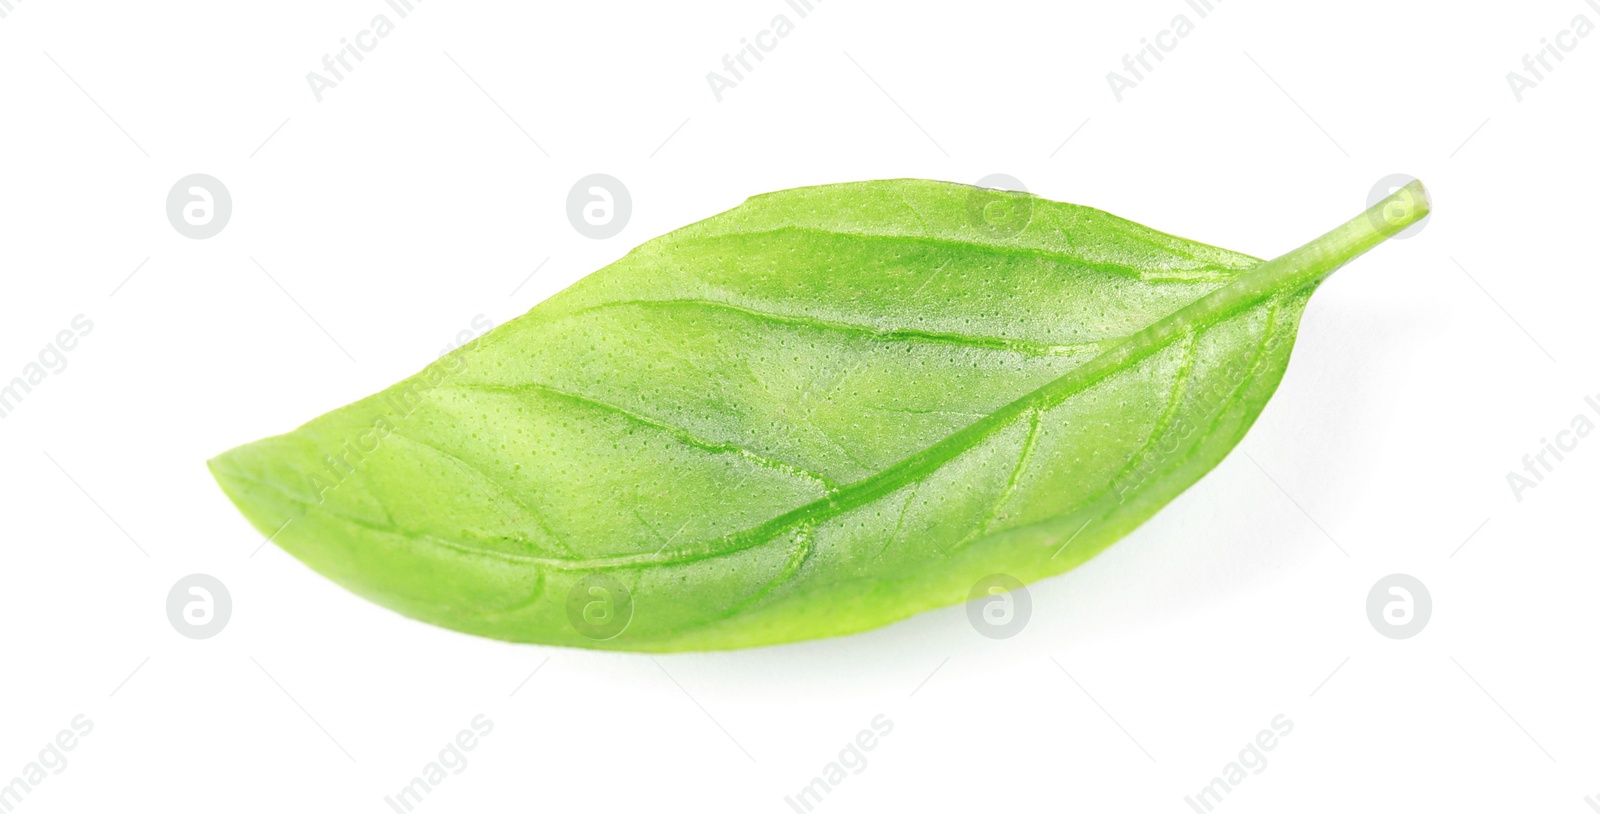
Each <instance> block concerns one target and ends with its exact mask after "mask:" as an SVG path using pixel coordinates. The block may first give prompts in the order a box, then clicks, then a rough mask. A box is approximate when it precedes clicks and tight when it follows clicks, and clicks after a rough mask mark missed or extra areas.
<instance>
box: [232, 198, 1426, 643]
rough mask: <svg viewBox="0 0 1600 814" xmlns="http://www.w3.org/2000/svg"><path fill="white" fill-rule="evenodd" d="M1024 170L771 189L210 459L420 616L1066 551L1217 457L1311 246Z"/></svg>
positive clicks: (902, 605)
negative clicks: (1208, 233)
mask: <svg viewBox="0 0 1600 814" xmlns="http://www.w3.org/2000/svg"><path fill="white" fill-rule="evenodd" d="M1427 212H1428V203H1427V199H1426V195H1425V193H1424V192H1423V191H1422V188H1421V186H1420V185H1417V184H1413V185H1412V186H1409V187H1407V188H1405V189H1402V190H1401V191H1399V192H1397V193H1396V194H1395V195H1394V196H1392V197H1391V198H1389V199H1388V200H1385V201H1384V202H1382V203H1380V204H1379V205H1378V206H1377V207H1375V208H1374V209H1373V210H1372V211H1370V212H1369V213H1367V214H1365V215H1363V216H1360V217H1357V218H1356V219H1354V220H1352V221H1350V222H1349V223H1348V224H1346V225H1344V226H1342V227H1340V228H1339V229H1336V230H1334V231H1333V232H1330V233H1328V234H1327V235H1325V236H1324V237H1322V238H1319V239H1318V240H1316V241H1313V242H1312V243H1310V244H1308V245H1306V246H1305V247H1303V248H1300V249H1298V250H1295V251H1293V252H1290V253H1289V254H1287V255H1285V256H1283V257H1281V258H1279V259H1277V260H1273V261H1271V262H1267V263H1261V262H1259V261H1257V260H1255V259H1252V258H1250V257H1247V256H1245V255H1241V254H1236V253H1234V252H1230V251H1225V250H1222V249H1217V248H1213V247H1210V246H1205V245H1201V244H1198V243H1194V242H1191V241H1188V240H1183V239H1181V238H1176V237H1173V236H1171V235H1167V234H1163V233H1160V232H1156V231H1154V230H1151V229H1147V228H1145V227H1143V226H1140V225H1138V224H1135V223H1131V222H1129V221H1126V220H1123V219H1120V218H1117V217H1113V216H1111V215H1108V214H1106V213H1104V212H1100V211H1097V210H1094V209H1090V208H1087V207H1081V206H1074V205H1071V204H1064V203H1056V202H1052V201H1047V200H1043V199H1040V198H1036V197H1034V196H1031V195H1027V194H1025V193H1013V192H1001V191H995V190H983V189H977V188H973V187H966V186H961V185H956V184H948V183H939V182H933V181H916V180H902V181H877V182H867V183H851V184H839V185H834V186H824V187H815V188H806V189H794V190H788V191H785V192H777V193H772V194H769V195H762V196H758V197H756V198H752V199H751V200H749V201H748V202H746V203H745V204H743V205H742V206H739V207H737V208H735V209H733V210H731V211H729V212H726V213H724V214H721V215H718V216H716V217H713V218H710V219H709V220H705V221H702V222H700V223H697V224H694V225H692V226H689V227H686V228H684V229H680V230H678V231H676V232H673V233H671V234H668V235H666V236H664V237H660V238H657V239H655V240H652V241H650V242H648V243H645V244H644V245H642V246H640V247H638V248H637V249H635V250H634V251H633V252H631V253H630V254H628V255H627V256H626V257H624V258H623V259H621V260H619V261H618V262H616V263H614V264H612V265H611V266H609V267H607V268H605V269H602V270H601V271H598V272H596V273H594V274H592V275H590V276H589V277H587V278H586V279H584V280H582V281H580V282H579V283H577V284H576V285H574V286H572V287H571V288H569V289H567V290H566V291H563V292H561V293H560V294H558V295H556V296H554V297H552V298H551V299H549V300H548V301H546V302H544V303H543V304H541V305H539V306H538V307H536V308H534V309H533V310H532V311H530V312H528V313H527V314H525V315H523V316H522V317H519V318H517V319H516V320H513V321H511V322H509V323H507V324H505V325H502V326H500V327H499V328H496V329H495V330H493V331H492V332H490V333H489V334H488V335H486V336H485V337H483V338H482V339H480V340H478V341H476V342H474V343H472V344H470V345H469V346H467V347H463V348H461V349H458V350H457V351H455V352H453V353H451V354H450V355H448V356H446V357H444V358H442V359H441V360H440V361H439V362H437V363H435V364H434V365H432V366H430V367H429V368H428V369H426V370H424V371H423V372H421V373H419V374H417V375H416V376H413V377H411V378H409V379H407V380H405V381H403V382H401V383H399V384H397V385H395V386H394V387H391V388H389V389H388V390H385V391H383V392H381V393H379V394H377V395H374V396H371V397H369V398H366V399H363V400H361V401H358V402H356V403H354V404H351V405H349V406H347V407H343V408H341V409H338V410H335V411H333V412H331V413H328V414H326V415H324V416H322V417H320V418H317V419H315V420H313V421H311V422H310V423H308V424H306V425H305V426H303V427H301V428H300V429H298V430H295V431H294V432H291V433H288V434H286V435H280V436H277V437H273V438H268V439H265V440H262V441H258V442H256V443H253V444H248V445H245V446H242V447H239V448H237V449H234V450H231V451H229V452H227V453H224V454H223V455H221V456H219V457H217V458H216V459H214V460H212V461H211V462H210V466H211V470H212V472H213V473H214V474H215V476H216V478H217V480H218V482H219V483H220V484H221V485H222V488H223V490H224V491H226V492H227V494H228V496H229V497H231V498H232V499H233V501H234V503H235V504H236V505H237V506H238V507H239V509H240V511H242V512H243V513H244V514H245V516H246V517H248V518H249V520H250V521H251V523H253V524H254V525H255V527H256V528H257V529H259V530H261V532H262V533H264V534H267V535H270V536H271V539H272V540H273V541H274V542H275V543H277V544H278V545H279V546H281V547H283V548H284V549H285V550H286V551H288V552H289V553H290V554H293V555H294V556H295V557H298V558H299V559H301V560H302V561H304V562H305V563H306V564H308V565H310V566H311V567H312V568H314V569H316V570H317V571H319V572H321V573H322V574H324V575H326V576H327V577H329V578H330V579H333V580H334V581H336V582H338V583H340V584H342V585H344V586H346V587H347V588H349V589H350V590H353V591H355V592H356V593H358V594H361V595H362V596H365V597H367V598H369V599H371V600H373V601H375V602H378V603H381V604H383V605H386V606H388V607H390V608H393V609H395V610H398V611H400V612H401V613H404V614H407V615H409V616H413V617H416V618H418V619H422V620H424V621H428V622H432V623H434V624H438V625H443V626H445V627H449V628H454V629H457V630H462V631H467V632H470V633H475V634H480V635H484V636H491V637H495V638H500V639H509V640H513V641H524V642H542V643H548V644H559V645H574V646H581V647H594V648H613V649H634V650H655V651H670V650H693V649H719V648H733V647H744V646H751V645H762V644H771V643H776V642H785V641H792V640H797V639H805V638H811V637H817V636H828V635H835V634H843V633H850V632H854V631H860V630H864V629H867V628H872V627H876V626H878V625H883V624H886V623H888V622H891V621H894V620H897V619H901V618H904V617H906V616H909V615H911V614H914V613H916V612H918V611H922V610H926V609H929V608H935V607H940V606H944V605H950V604H953V603H957V602H961V601H963V600H964V599H966V598H967V594H968V591H969V589H971V588H972V586H973V585H974V583H975V582H976V581H978V580H980V579H981V578H984V577H986V576H988V575H992V574H996V573H1004V574H1008V575H1010V576H1012V577H1015V578H1017V579H1020V580H1022V581H1024V582H1026V581H1030V580H1034V579H1038V578H1040V577H1044V576H1048V575H1051V574H1056V573H1060V572H1062V571H1065V570H1067V569H1069V568H1071V567H1073V566H1074V565H1077V564H1079V563H1081V562H1083V561H1085V560H1087V559H1088V558H1090V557H1092V556H1093V555H1094V554H1096V553H1097V552H1099V551H1100V550H1102V549H1103V548H1105V547H1106V546H1107V545H1109V544H1111V543H1112V542H1114V541H1115V540H1117V539H1118V538H1120V537H1122V536H1123V535H1124V534H1126V533H1128V532H1129V531H1130V530H1132V529H1133V528H1134V527H1136V526H1138V525H1139V524H1140V523H1141V522H1143V521H1144V520H1145V519H1146V518H1148V517H1150V515H1152V514H1153V513H1154V512H1155V511H1156V510H1157V509H1159V508H1160V507H1161V506H1163V505H1165V504H1166V503H1167V502H1168V501H1170V500H1171V499H1172V498H1173V497H1175V496H1176V495H1177V494H1178V493H1179V492H1181V491H1183V490H1184V489H1185V488H1187V487H1188V486H1189V485H1190V484H1192V483H1194V482H1195V481H1196V480H1197V479H1199V478H1200V476H1202V475H1203V474H1205V473H1206V472H1207V471H1209V470H1210V469H1211V468H1212V467H1213V466H1215V465H1216V464H1217V463H1218V462H1219V461H1220V460H1222V458H1223V457H1224V456H1225V455H1226V454H1227V453H1228V452H1229V450H1231V449H1232V448H1233V446H1234V445H1235V444H1236V443H1238V441H1239V439H1240V438H1241V437H1242V436H1243V435H1244V433H1245V431H1246V430H1247V429H1248V428H1249V427H1250V425H1251V423H1252V422H1254V421H1255V418H1256V416H1257V415H1259V414H1260V412H1261V409H1262V407H1263V406H1264V405H1265V404H1266V402H1267V399H1268V398H1269V397H1270V396H1271V395H1272V393H1273V390H1274V389H1275V388H1276V386H1277V384H1278V380H1279V379H1280V377H1281V376H1282V375H1283V372H1284V368H1285V366H1286V365H1287V364H1288V361H1289V352H1290V348H1291V347H1292V345H1293V343H1294V337H1295V332H1296V329H1297V327H1298V324H1299V319H1300V314H1301V311H1302V309H1303V308H1304V306H1305V303H1306V300H1307V298H1308V297H1309V296H1310V294H1311V291H1312V290H1313V289H1314V288H1315V286H1316V285H1317V283H1318V282H1320V281H1321V279H1322V278H1323V277H1325V276H1326V275H1327V274H1329V273H1330V272H1332V271H1333V270H1334V269H1336V268H1337V267H1339V266H1340V265H1342V264H1344V263H1345V262H1348V261H1349V260H1350V259H1352V258H1354V257H1355V256H1357V255H1359V254H1361V253H1362V252H1365V251H1366V250H1367V249H1369V248H1371V247H1372V246H1374V245H1376V244H1377V243H1379V242H1381V241H1383V240H1384V239H1385V238H1386V237H1388V236H1391V235H1393V234H1395V233H1396V232H1398V231H1400V230H1401V229H1403V228H1404V227H1405V226H1407V225H1409V224H1411V223H1414V222H1415V221H1417V220H1419V219H1420V218H1422V217H1423V216H1424V215H1426V214H1427Z"/></svg>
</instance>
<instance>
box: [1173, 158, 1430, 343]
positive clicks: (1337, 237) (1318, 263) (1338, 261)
mask: <svg viewBox="0 0 1600 814" xmlns="http://www.w3.org/2000/svg"><path fill="white" fill-rule="evenodd" d="M1431 211H1432V205H1431V203H1430V202H1429V200H1428V191H1427V190H1426V189H1424V188H1423V186H1422V182H1421V181H1412V182H1411V183H1409V184H1406V185H1405V186H1403V187H1401V188H1400V189H1398V190H1396V191H1395V193H1394V194H1393V195H1390V196H1389V197H1387V198H1384V199H1383V200H1381V201H1379V202H1378V203H1377V204H1376V205H1375V206H1373V207H1372V208H1371V209H1368V210H1367V211H1365V212H1363V213H1361V214H1359V215H1357V216H1355V217H1354V218H1351V219H1350V220H1348V221H1346V222H1345V223H1344V224H1343V225H1342V226H1339V227H1338V228H1336V229H1334V230H1333V231H1331V232H1328V233H1327V234H1325V235H1323V236H1322V237H1319V238H1317V239H1316V240H1313V241H1311V242H1310V243H1307V244H1306V245H1304V246H1301V247H1300V248H1298V249H1295V250H1294V251H1291V252H1289V253H1288V254H1285V255H1283V256H1281V257H1279V258H1277V259H1275V260H1269V261H1267V262H1265V263H1262V264H1261V265H1259V266H1256V267H1255V268H1253V269H1251V270H1250V271H1247V272H1245V273H1244V274H1243V275H1241V276H1240V277H1239V279H1237V280H1235V281H1233V282H1232V283H1229V284H1228V285H1226V286H1223V287H1222V288H1219V289H1217V290H1216V291H1213V292H1211V293H1210V294H1208V295H1206V296H1204V297H1201V298H1200V299H1199V300H1197V301H1195V302H1194V303H1193V304H1192V305H1190V306H1189V307H1187V308H1185V309H1183V310H1182V311H1179V312H1178V314H1177V315H1175V316H1178V315H1181V316H1183V317H1185V319H1184V321H1185V322H1188V321H1191V320H1193V321H1199V322H1205V321H1209V320H1210V319H1211V318H1213V317H1215V316H1217V315H1219V314H1222V313H1227V312H1231V311H1234V310H1237V309H1238V308H1240V307H1243V306H1246V305H1249V304H1252V303H1256V302H1259V301H1261V300H1264V299H1266V298H1267V297H1270V296H1272V295H1274V294H1281V293H1286V292H1291V291H1298V290H1300V289H1302V288H1305V287H1306V286H1309V285H1314V284H1316V283H1319V282H1321V281H1322V280H1323V279H1324V278H1326V277H1327V276H1328V275H1330V274H1332V273H1333V272H1334V271H1337V270H1338V269H1339V267H1340V266H1343V265H1344V264H1346V263H1348V262H1350V261H1351V260H1354V259H1356V258H1357V257H1360V256H1361V255H1363V254H1365V253H1366V252H1367V250H1369V249H1371V248H1372V247H1374V246H1376V245H1378V244H1379V243H1382V242H1383V241H1385V240H1387V239H1389V238H1391V237H1393V236H1394V235H1396V234H1399V233H1400V232H1402V231H1404V230H1405V229H1406V228H1407V227H1409V226H1411V225H1413V224H1415V223H1416V222H1417V221H1420V220H1422V219H1423V218H1425V217H1427V216H1428V213H1429V212H1431ZM1186 312H1187V313H1186Z"/></svg>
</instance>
